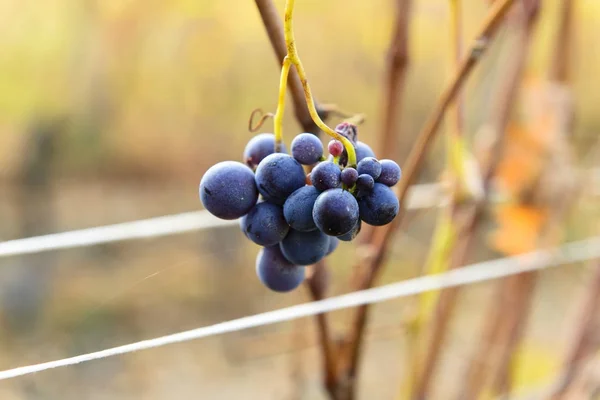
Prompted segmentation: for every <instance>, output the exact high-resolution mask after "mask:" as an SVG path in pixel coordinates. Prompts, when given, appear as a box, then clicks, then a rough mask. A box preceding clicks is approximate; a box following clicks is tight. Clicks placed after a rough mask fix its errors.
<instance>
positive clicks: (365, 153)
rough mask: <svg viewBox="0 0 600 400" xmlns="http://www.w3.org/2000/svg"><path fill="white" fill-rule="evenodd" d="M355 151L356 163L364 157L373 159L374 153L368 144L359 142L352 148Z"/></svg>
mask: <svg viewBox="0 0 600 400" xmlns="http://www.w3.org/2000/svg"><path fill="white" fill-rule="evenodd" d="M354 148H355V150H356V162H357V163H358V162H360V161H361V160H362V159H363V158H366V157H375V152H374V151H373V149H371V147H369V145H368V144H366V143H363V142H361V141H360V140H359V141H358V142H356V146H354Z"/></svg>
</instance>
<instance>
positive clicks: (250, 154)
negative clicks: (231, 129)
mask: <svg viewBox="0 0 600 400" xmlns="http://www.w3.org/2000/svg"><path fill="white" fill-rule="evenodd" d="M285 152H286V148H285V144H283V143H281V153H285ZM273 153H275V135H273V134H272V133H261V134H259V135H256V136H254V137H253V138H252V139H250V140H249V141H248V144H246V148H245V149H244V156H243V157H244V159H243V161H244V162H245V163H246V164H247V165H248V166H249V167H250V168H255V167H256V166H257V165H258V164H260V162H261V161H262V160H263V159H264V158H265V157H266V156H268V155H269V154H273Z"/></svg>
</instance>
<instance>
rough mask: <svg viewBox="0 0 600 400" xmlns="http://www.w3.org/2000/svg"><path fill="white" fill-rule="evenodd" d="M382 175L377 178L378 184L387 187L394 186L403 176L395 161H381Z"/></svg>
mask: <svg viewBox="0 0 600 400" xmlns="http://www.w3.org/2000/svg"><path fill="white" fill-rule="evenodd" d="M379 163H380V164H381V175H379V178H377V182H380V183H383V184H384V185H386V186H394V185H395V184H396V183H398V181H399V180H400V177H401V176H402V170H401V169H400V166H399V165H398V164H397V163H396V162H395V161H393V160H381V161H379Z"/></svg>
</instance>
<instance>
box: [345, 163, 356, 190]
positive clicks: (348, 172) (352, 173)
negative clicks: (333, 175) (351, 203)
mask: <svg viewBox="0 0 600 400" xmlns="http://www.w3.org/2000/svg"><path fill="white" fill-rule="evenodd" d="M341 179H342V183H343V184H344V185H346V186H347V187H352V186H353V185H354V184H355V183H356V180H357V179H358V171H357V170H356V169H354V168H351V167H347V168H344V169H343V170H342V174H341Z"/></svg>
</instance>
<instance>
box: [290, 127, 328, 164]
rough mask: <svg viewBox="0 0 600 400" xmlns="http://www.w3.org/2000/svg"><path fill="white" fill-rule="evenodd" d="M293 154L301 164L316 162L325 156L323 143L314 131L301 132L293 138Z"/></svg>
mask: <svg viewBox="0 0 600 400" xmlns="http://www.w3.org/2000/svg"><path fill="white" fill-rule="evenodd" d="M292 156H293V157H294V158H295V159H296V160H298V162H299V163H300V164H304V165H312V164H315V163H317V162H319V160H320V159H321V157H322V156H323V144H322V143H321V140H319V138H318V137H317V136H315V135H313V134H312V133H301V134H299V135H298V136H296V137H295V138H294V140H292Z"/></svg>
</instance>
